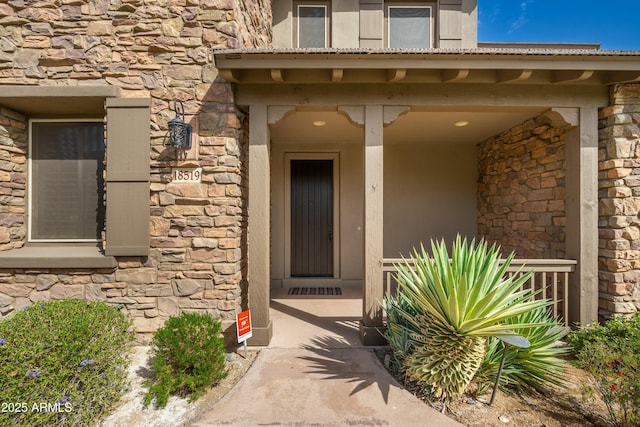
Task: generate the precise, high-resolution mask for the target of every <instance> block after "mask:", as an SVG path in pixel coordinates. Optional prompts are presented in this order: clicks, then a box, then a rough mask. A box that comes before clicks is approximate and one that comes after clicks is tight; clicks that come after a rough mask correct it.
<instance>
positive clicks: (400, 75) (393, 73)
mask: <svg viewBox="0 0 640 427" xmlns="http://www.w3.org/2000/svg"><path fill="white" fill-rule="evenodd" d="M406 76H407V69H406V68H392V69H390V70H387V82H389V83H392V82H399V81H400V80H404V78H405V77H406Z"/></svg>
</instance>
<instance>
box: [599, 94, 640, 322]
mask: <svg viewBox="0 0 640 427" xmlns="http://www.w3.org/2000/svg"><path fill="white" fill-rule="evenodd" d="M599 119H600V121H599V133H600V137H599V146H598V148H599V151H598V154H599V155H598V157H599V161H600V163H599V171H600V175H599V200H600V204H599V216H600V217H599V227H600V233H599V237H600V238H599V251H598V255H599V257H598V259H599V265H598V268H599V286H600V288H599V295H600V299H599V302H598V308H599V314H600V316H601V317H603V318H609V317H611V316H612V315H613V314H630V313H634V312H636V311H638V310H640V222H639V220H638V217H639V215H640V85H638V84H634V85H622V86H616V87H614V88H613V90H612V92H611V106H610V107H608V108H604V109H602V110H601V111H600V115H599Z"/></svg>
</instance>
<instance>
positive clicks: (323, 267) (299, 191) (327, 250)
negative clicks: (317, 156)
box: [291, 160, 333, 277]
mask: <svg viewBox="0 0 640 427" xmlns="http://www.w3.org/2000/svg"><path fill="white" fill-rule="evenodd" d="M291 277H333V160H292V161H291Z"/></svg>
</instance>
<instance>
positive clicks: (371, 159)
mask: <svg viewBox="0 0 640 427" xmlns="http://www.w3.org/2000/svg"><path fill="white" fill-rule="evenodd" d="M364 121H365V123H364V128H365V136H364V273H363V282H364V286H363V290H362V304H363V307H362V321H361V324H360V339H361V340H362V342H363V344H365V345H379V344H384V343H385V340H384V338H383V336H382V334H381V332H382V330H378V328H382V326H383V324H382V309H381V308H380V306H379V304H378V303H379V302H380V301H382V297H383V280H382V279H383V277H382V258H383V231H384V228H383V220H384V217H383V204H384V196H383V194H384V192H383V181H384V180H383V159H384V153H383V135H382V133H383V125H384V114H383V107H382V105H367V106H366V107H365V120H364Z"/></svg>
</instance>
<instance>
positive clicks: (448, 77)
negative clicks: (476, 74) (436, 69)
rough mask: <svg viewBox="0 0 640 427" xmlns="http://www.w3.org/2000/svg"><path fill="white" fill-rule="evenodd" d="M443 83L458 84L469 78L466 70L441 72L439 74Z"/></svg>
mask: <svg viewBox="0 0 640 427" xmlns="http://www.w3.org/2000/svg"><path fill="white" fill-rule="evenodd" d="M441 76H442V82H443V83H453V82H459V81H461V80H464V79H466V78H467V77H468V76H469V70H468V69H460V70H442V73H441Z"/></svg>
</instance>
